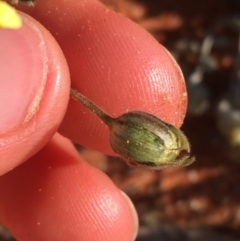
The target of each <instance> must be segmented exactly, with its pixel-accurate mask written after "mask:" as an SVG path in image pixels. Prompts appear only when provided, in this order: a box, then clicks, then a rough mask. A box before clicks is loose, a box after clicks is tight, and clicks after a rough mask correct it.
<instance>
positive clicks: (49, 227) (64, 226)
mask: <svg viewBox="0 0 240 241" xmlns="http://www.w3.org/2000/svg"><path fill="white" fill-rule="evenodd" d="M0 196H1V199H0V220H1V222H2V223H3V224H4V225H5V226H6V227H8V228H9V229H10V230H11V232H12V233H13V235H14V236H15V237H16V238H17V240H19V241H21V240H23V241H32V240H35V241H43V240H44V241H45V240H51V241H55V240H56V241H61V240H63V241H66V240H84V241H88V240H89V241H95V240H96V241H108V240H109V241H112V240H116V241H125V240H126V241H132V240H134V237H135V236H136V232H137V220H136V214H135V211H133V210H132V208H131V206H130V205H129V202H128V201H127V199H126V198H125V197H124V196H123V195H122V193H121V191H120V190H118V189H117V188H116V187H115V185H114V184H113V183H112V181H111V180H110V179H109V178H108V177H107V176H106V175H105V174H103V173H102V172H100V171H98V170H96V169H95V168H93V167H92V166H90V165H89V164H87V163H86V162H84V161H83V160H82V159H80V157H79V155H78V153H77V152H76V150H75V149H74V147H73V146H72V144H71V143H70V142H69V141H68V140H67V139H65V138H63V137H61V136H60V135H57V136H55V137H54V138H53V140H52V141H50V143H48V144H47V145H46V146H45V147H44V148H43V149H42V150H41V151H40V152H38V153H37V154H36V155H35V156H34V157H32V158H31V159H30V160H29V161H28V162H26V163H24V164H22V165H21V166H19V167H17V168H16V169H14V170H13V171H11V172H9V173H7V174H5V175H4V176H2V177H0Z"/></svg>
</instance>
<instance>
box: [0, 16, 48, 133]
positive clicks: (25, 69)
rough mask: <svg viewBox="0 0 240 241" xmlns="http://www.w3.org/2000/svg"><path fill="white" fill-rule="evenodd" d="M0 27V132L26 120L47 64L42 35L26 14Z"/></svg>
mask: <svg viewBox="0 0 240 241" xmlns="http://www.w3.org/2000/svg"><path fill="white" fill-rule="evenodd" d="M23 23H24V24H23V26H22V28H20V29H17V30H12V29H0V36H1V38H0V86H1V88H0V135H1V134H5V133H8V132H10V131H13V130H14V129H17V128H19V127H21V126H22V125H23V124H24V123H26V122H28V121H29V120H30V119H31V118H32V117H33V115H34V114H35V113H36V111H37V110H38V108H39V103H40V100H41V98H42V94H43V90H44V87H45V83H46V79H47V73H48V69H47V68H48V65H47V60H48V59H47V51H46V46H45V42H44V38H43V35H42V33H41V31H40V30H39V29H38V28H37V26H36V25H35V24H34V23H33V22H32V21H31V20H30V18H28V17H25V16H24V17H23Z"/></svg>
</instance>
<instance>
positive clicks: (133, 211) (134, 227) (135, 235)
mask: <svg viewBox="0 0 240 241" xmlns="http://www.w3.org/2000/svg"><path fill="white" fill-rule="evenodd" d="M121 192H122V194H123V196H124V197H125V199H126V200H127V202H128V204H129V207H130V208H131V211H132V215H133V229H134V232H133V238H132V241H134V240H135V239H136V237H137V234H138V223H139V222H138V215H137V212H136V209H135V207H134V206H133V203H132V201H131V199H130V198H129V197H128V196H127V195H126V193H124V192H123V191H121Z"/></svg>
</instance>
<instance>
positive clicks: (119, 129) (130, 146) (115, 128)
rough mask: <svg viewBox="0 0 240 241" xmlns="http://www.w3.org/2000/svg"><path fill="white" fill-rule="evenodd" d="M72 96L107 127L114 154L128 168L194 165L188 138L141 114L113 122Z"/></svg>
mask: <svg viewBox="0 0 240 241" xmlns="http://www.w3.org/2000/svg"><path fill="white" fill-rule="evenodd" d="M71 95H72V96H73V98H74V99H76V100H78V101H80V102H81V103H82V104H83V105H84V106H86V107H87V108H89V109H90V110H91V111H92V112H94V113H95V114H96V115H97V116H98V117H99V118H100V119H101V120H102V121H103V122H105V123H106V125H108V127H109V128H110V144H111V146H112V148H113V150H114V151H115V152H116V153H117V154H119V155H121V156H122V157H123V158H124V160H125V161H126V162H127V164H128V165H129V166H147V167H149V168H152V169H161V168H163V167H168V166H177V165H184V166H186V165H189V164H191V163H192V162H194V160H195V158H194V157H190V146H189V142H188V140H187V138H186V137H185V135H184V134H183V133H182V132H181V130H179V129H177V128H175V127H174V126H172V125H170V124H167V123H165V122H163V121H162V120H160V119H158V118H157V117H155V116H153V115H151V114H148V113H145V112H141V111H131V112H127V113H125V114H123V115H121V116H119V117H118V118H112V117H110V116H108V115H107V114H106V113H104V112H103V111H102V110H101V109H100V108H99V107H97V106H96V105H95V104H93V103H92V102H91V101H89V100H88V99H87V98H86V97H85V96H83V95H82V94H80V93H79V92H77V91H76V90H75V89H73V88H72V89H71Z"/></svg>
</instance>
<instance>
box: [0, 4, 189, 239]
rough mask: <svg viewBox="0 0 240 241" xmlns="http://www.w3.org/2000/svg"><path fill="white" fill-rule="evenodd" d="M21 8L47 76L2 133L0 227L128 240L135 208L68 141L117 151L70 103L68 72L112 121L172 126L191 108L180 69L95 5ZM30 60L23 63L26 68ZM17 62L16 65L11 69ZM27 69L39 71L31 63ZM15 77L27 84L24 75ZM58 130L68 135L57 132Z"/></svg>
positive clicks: (22, 234) (140, 33) (32, 234)
mask: <svg viewBox="0 0 240 241" xmlns="http://www.w3.org/2000/svg"><path fill="white" fill-rule="evenodd" d="M56 6H57V9H56ZM18 8H19V9H20V10H21V11H23V12H25V13H27V14H29V15H31V16H32V17H34V18H35V19H37V20H38V21H39V22H40V23H41V24H42V25H44V26H45V28H44V27H43V26H42V25H40V24H38V23H37V22H35V21H34V19H32V18H31V17H25V20H24V21H25V23H24V24H26V22H27V21H30V22H33V23H34V24H35V26H36V27H37V28H38V29H39V30H40V31H41V33H42V34H43V36H44V38H43V41H44V43H45V44H46V46H47V50H46V52H47V56H48V58H49V61H48V62H47V65H48V67H49V68H48V69H49V70H50V71H49V72H48V75H47V80H46V85H45V88H44V91H43V95H42V96H41V102H40V105H39V106H38V109H37V112H36V114H34V115H33V117H32V118H30V119H29V120H28V121H27V122H25V123H24V124H23V123H20V124H19V126H18V127H16V128H14V129H11V130H9V131H7V132H3V133H0V138H1V139H0V156H1V159H0V174H1V175H2V176H1V177H0V196H1V199H0V222H1V223H2V224H4V225H5V226H6V227H8V228H9V229H10V230H11V231H12V232H13V234H14V236H15V237H16V238H17V239H18V240H20V241H21V240H27V241H28V240H29V241H30V240H36V241H40V240H53V241H54V240H58V241H59V240H70V239H71V240H91V241H94V240H98V241H101V240H104V241H108V240H109V241H110V240H116V241H118V240H119V241H120V240H121V241H123V240H126V241H128V240H129V241H131V240H133V239H134V237H135V236H136V232H137V220H136V216H135V212H134V209H133V208H132V206H131V205H130V204H129V201H128V200H127V199H126V197H125V196H124V195H122V193H121V191H120V190H118V189H117V188H116V187H115V186H114V184H113V183H112V181H111V180H110V179H109V178H108V177H107V176H106V175H105V174H104V173H101V172H100V171H98V170H96V169H95V168H93V167H92V166H90V165H88V164H87V163H86V162H84V161H83V160H82V159H81V158H80V157H79V155H78V153H77V152H76V151H75V149H74V148H73V146H72V144H71V142H70V141H69V139H72V140H74V141H77V142H79V143H81V144H83V145H86V146H88V147H91V148H92V149H96V150H99V151H102V152H104V153H107V154H113V155H114V152H113V151H112V149H111V147H110V145H109V141H108V135H109V133H108V129H107V128H106V127H104V126H103V125H102V124H101V122H99V119H98V118H97V117H95V116H94V115H93V114H91V112H90V111H89V112H88V111H86V109H84V107H82V106H81V105H79V104H78V103H75V102H74V101H73V100H69V92H70V77H69V70H70V73H71V81H72V82H73V83H74V86H76V87H77V88H78V89H82V90H83V91H84V94H85V95H86V96H88V97H89V99H91V100H93V101H94V103H96V104H97V105H98V106H100V107H102V108H103V107H104V109H106V111H107V112H108V113H110V114H111V115H112V116H118V115H120V114H122V113H124V112H126V111H127V110H135V109H138V110H142V111H146V112H150V113H153V114H155V115H156V116H158V117H159V118H161V119H163V120H164V121H166V122H169V123H171V124H172V125H174V126H176V127H179V126H180V125H181V123H182V121H183V118H184V115H185V110H186V91H185V86H184V81H183V78H182V75H181V72H180V71H179V68H178V66H177V65H176V64H175V62H174V61H173V60H172V58H171V57H170V56H169V55H168V53H167V52H166V51H165V49H164V48H163V47H161V46H160V45H159V44H158V43H157V42H156V41H155V40H154V39H153V38H152V37H151V36H150V35H149V34H147V33H146V32H145V31H144V30H142V29H141V28H139V27H138V26H137V25H135V24H134V23H132V22H131V21H129V20H127V19H125V18H124V17H122V16H120V15H118V14H115V13H113V12H109V11H108V9H106V8H105V7H104V6H102V5H101V4H100V3H98V2H97V1H93V0H88V1H80V0H79V1H78V4H76V1H73V0H65V1H61V2H60V1H57V0H52V1H48V0H41V1H37V2H36V6H35V7H34V8H33V7H32V8H29V7H26V6H23V5H21V4H20V5H19V7H18ZM48 13H50V14H48ZM89 23H91V26H90V27H89V25H88V28H87V24H89ZM83 26H85V27H83ZM46 28H47V29H49V30H50V33H51V34H53V36H54V37H55V39H56V41H55V40H54V39H53V38H52V36H51V34H50V33H49V32H48V31H47V30H46ZM116 29H118V31H119V32H116ZM80 30H82V31H83V33H84V34H83V35H82V37H81V38H79V36H78V34H79V31H80ZM117 33H121V35H116V34H117ZM124 33H131V35H129V34H124ZM0 35H1V32H0ZM113 36H116V37H115V38H113ZM19 40H20V39H18V36H14V35H13V36H12V42H10V43H9V44H14V42H16V43H18V46H19V48H21V47H24V46H21V41H19ZM57 43H58V44H59V46H60V48H59V46H58V44H57ZM37 48H39V45H36V46H33V49H37ZM123 48H124V49H123ZM97 49H100V50H101V51H100V53H98V52H96V51H97ZM3 50H5V49H3ZM61 50H62V51H63V53H64V55H63V53H62V52H61ZM113 50H115V51H113ZM6 51H8V52H7V53H9V51H11V48H10V47H8V48H7V49H6ZM136 53H139V54H137V55H136ZM93 55H94V56H93ZM64 56H65V58H66V60H65V58H64ZM132 56H136V57H135V58H134V59H133V58H132ZM120 60H123V61H120ZM29 62H30V60H28V59H26V60H25V64H26V66H29ZM18 64H20V63H15V62H14V61H12V63H9V65H8V66H10V67H9V69H10V68H13V69H16V68H17V66H18ZM31 68H32V69H34V70H35V68H34V63H33V62H31ZM68 68H69V70H68ZM9 71H11V70H9ZM40 71H44V70H43V69H38V72H37V73H36V74H35V76H39V75H40ZM1 73H2V72H1V71H0V80H1V78H2V77H1ZM16 78H17V80H18V81H21V83H22V84H23V85H25V86H26V89H27V88H28V82H27V78H26V75H25V74H24V73H23V74H22V75H18V76H17V77H16ZM166 80H167V81H166ZM136 83H137V84H136ZM132 86H134V91H132V92H131V91H130V90H131V89H132V88H133V87H132ZM9 96H11V95H9ZM139 96H141V98H139ZM106 97H107V99H106ZM0 101H1V100H0ZM20 104H21V103H20ZM6 108H7V107H6ZM65 113H66V115H65V117H64V114H65ZM17 114H18V112H17V111H16V115H17ZM59 126H60V129H59ZM6 128H7V126H6ZM58 129H59V131H60V132H61V134H63V135H64V136H66V137H67V138H64V137H62V136H61V135H59V134H55V133H56V132H57V130H58ZM93 135H94V138H92V136H93ZM68 138H69V139H68ZM20 164H21V165H20ZM19 165H20V166H19ZM119 233H121V236H120V235H119Z"/></svg>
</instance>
